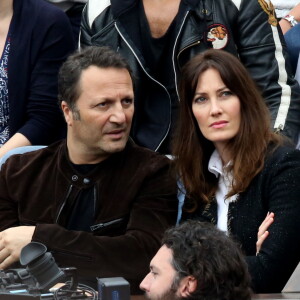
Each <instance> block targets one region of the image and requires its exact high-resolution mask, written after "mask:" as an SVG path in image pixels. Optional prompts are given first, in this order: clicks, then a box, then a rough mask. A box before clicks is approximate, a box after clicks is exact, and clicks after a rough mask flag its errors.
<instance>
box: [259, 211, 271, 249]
mask: <svg viewBox="0 0 300 300" xmlns="http://www.w3.org/2000/svg"><path fill="white" fill-rule="evenodd" d="M274 216H275V215H274V213H272V212H268V213H267V216H266V218H265V219H264V221H263V222H262V223H261V225H260V226H259V228H258V233H257V242H256V255H257V254H258V253H259V251H260V248H261V246H262V244H263V242H264V241H265V240H266V238H267V237H268V235H269V231H268V228H269V226H270V225H271V224H272V223H273V222H274Z"/></svg>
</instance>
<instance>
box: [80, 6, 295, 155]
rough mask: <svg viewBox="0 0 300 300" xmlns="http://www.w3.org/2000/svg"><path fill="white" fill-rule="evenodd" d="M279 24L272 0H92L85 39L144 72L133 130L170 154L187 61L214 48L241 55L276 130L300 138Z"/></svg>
mask: <svg viewBox="0 0 300 300" xmlns="http://www.w3.org/2000/svg"><path fill="white" fill-rule="evenodd" d="M278 28H279V26H278V22H277V19H276V17H275V12H274V8H273V6H272V4H271V2H270V1H268V0H259V1H257V0H240V1H231V0H223V1H208V0H202V1H199V0H173V1H171V0H168V1H163V0H160V1H158V0H157V1H152V0H138V1H137V0H126V1H119V0H111V1H104V0H89V1H88V3H87V5H86V7H85V9H84V10H83V15H82V27H81V37H80V38H81V44H82V46H87V45H97V46H103V45H105V46H109V47H111V48H112V49H114V50H116V51H118V52H120V53H121V54H122V55H123V56H124V57H125V58H126V59H127V60H128V61H129V63H130V66H131V68H132V69H133V71H134V74H135V76H136V77H137V84H136V91H135V109H136V110H135V116H134V121H133V125H132V131H131V136H132V138H133V139H134V141H135V142H136V143H137V144H139V145H142V146H144V147H147V148H150V149H152V150H155V151H159V152H161V153H170V140H171V138H172V133H173V129H174V128H175V127H176V123H177V120H178V106H179V97H178V88H177V83H178V79H179V78H180V76H181V70H182V67H183V66H184V64H185V63H186V62H187V61H188V60H189V59H191V58H192V57H193V56H195V55H196V54H198V53H200V52H203V51H205V50H206V49H210V48H213V49H223V50H225V51H227V52H230V53H232V54H234V55H235V56H237V57H239V58H240V60H241V61H242V62H243V64H244V65H245V66H246V67H247V69H248V70H249V72H250V73H251V75H252V77H253V78H254V79H255V80H256V82H257V84H258V85H259V87H260V89H261V91H262V93H263V96H264V98H265V101H266V103H267V105H268V107H269V109H270V111H271V114H272V127H273V129H274V130H276V131H278V132H280V131H282V133H283V134H285V135H287V136H289V137H291V138H292V139H293V140H294V141H296V140H297V139H298V132H299V128H300V118H299V115H300V94H299V86H298V84H297V83H296V81H295V80H294V79H293V77H292V72H291V69H290V65H289V64H287V63H286V58H287V52H286V49H285V48H284V47H283V45H282V40H283V37H282V34H281V32H280V30H278Z"/></svg>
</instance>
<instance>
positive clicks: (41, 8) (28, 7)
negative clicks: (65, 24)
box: [14, 0, 68, 26]
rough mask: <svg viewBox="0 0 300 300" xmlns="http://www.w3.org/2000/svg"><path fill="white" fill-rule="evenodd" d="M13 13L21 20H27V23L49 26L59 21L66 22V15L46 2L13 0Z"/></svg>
mask: <svg viewBox="0 0 300 300" xmlns="http://www.w3.org/2000/svg"><path fill="white" fill-rule="evenodd" d="M14 12H18V13H19V14H20V16H22V17H21V19H24V18H25V17H26V18H27V17H28V18H29V19H27V21H31V22H38V24H39V26H40V25H42V24H49V26H50V25H51V24H53V23H55V22H58V21H59V20H62V21H67V20H68V18H67V16H66V14H65V13H64V12H63V11H62V10H61V9H59V8H57V7H56V6H54V5H53V4H51V3H48V2H46V1H39V0H26V1H24V0H14Z"/></svg>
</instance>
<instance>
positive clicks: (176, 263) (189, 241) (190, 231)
mask: <svg viewBox="0 0 300 300" xmlns="http://www.w3.org/2000/svg"><path fill="white" fill-rule="evenodd" d="M140 287H141V289H143V290H144V291H145V292H146V296H147V297H148V298H149V299H151V300H169V299H198V300H199V299H203V300H218V299H220V300H234V299H238V300H249V299H251V289H250V276H249V274H248V270H247V264H246V262H245V260H244V256H243V254H242V253H241V250H240V249H239V247H238V245H237V244H236V243H235V242H234V241H233V240H232V239H231V238H229V237H228V236H226V234H225V233H224V232H222V231H220V230H218V229H217V228H216V227H215V226H213V225H212V224H208V223H201V222H198V221H187V222H185V223H183V224H181V225H180V226H178V227H174V228H171V229H169V230H168V231H166V233H165V235H164V238H163V241H162V247H161V248H160V249H159V251H158V252H157V254H156V255H155V256H154V258H153V259H152V261H151V263H150V272H149V274H148V275H147V276H146V277H145V278H144V280H143V281H142V283H141V285H140Z"/></svg>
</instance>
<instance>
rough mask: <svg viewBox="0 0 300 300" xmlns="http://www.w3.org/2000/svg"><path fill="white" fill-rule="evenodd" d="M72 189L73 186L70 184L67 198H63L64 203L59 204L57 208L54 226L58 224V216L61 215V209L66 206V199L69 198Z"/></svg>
mask: <svg viewBox="0 0 300 300" xmlns="http://www.w3.org/2000/svg"><path fill="white" fill-rule="evenodd" d="M72 189H73V185H72V184H71V185H70V187H69V189H68V192H67V196H66V197H65V200H64V202H63V203H62V204H61V206H60V208H59V211H58V214H57V217H56V220H55V222H56V224H58V220H59V217H60V214H61V212H62V210H63V208H64V207H65V205H66V202H67V200H68V198H69V196H70V194H71V192H72Z"/></svg>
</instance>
